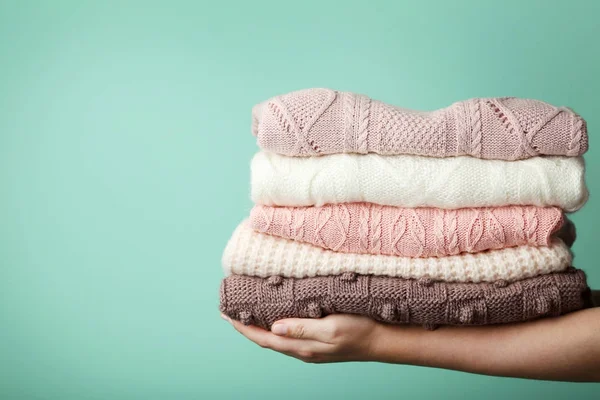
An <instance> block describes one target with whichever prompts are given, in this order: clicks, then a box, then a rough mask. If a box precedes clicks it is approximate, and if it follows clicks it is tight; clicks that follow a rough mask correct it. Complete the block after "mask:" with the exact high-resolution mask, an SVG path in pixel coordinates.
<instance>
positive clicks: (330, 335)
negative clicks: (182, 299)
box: [221, 314, 382, 363]
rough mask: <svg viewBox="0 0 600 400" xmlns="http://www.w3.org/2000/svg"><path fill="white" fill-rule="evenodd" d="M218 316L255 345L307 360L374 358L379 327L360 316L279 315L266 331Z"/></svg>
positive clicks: (359, 359)
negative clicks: (280, 318)
mask: <svg viewBox="0 0 600 400" xmlns="http://www.w3.org/2000/svg"><path fill="white" fill-rule="evenodd" d="M221 316H222V317H223V318H224V319H225V320H227V321H229V322H230V323H231V324H232V325H233V327H234V328H235V329H236V330H237V331H238V332H240V333H241V334H242V335H244V336H246V337H247V338H248V339H250V340H252V341H253V342H254V343H256V344H258V345H259V346H261V347H264V348H268V349H271V350H275V351H278V352H280V353H283V354H286V355H288V356H291V357H295V358H298V359H300V360H302V361H304V362H310V363H327V362H340V361H375V359H376V356H375V344H376V342H377V340H375V338H376V337H377V335H378V331H379V330H380V328H381V327H382V324H380V323H378V322H376V321H373V320H372V319H370V318H367V317H364V316H359V315H351V314H334V315H329V316H327V317H325V318H320V319H301V318H289V319H283V320H280V321H277V322H275V323H274V324H273V326H272V328H271V331H270V332H269V331H266V330H264V329H261V328H258V327H256V326H252V325H250V326H246V325H244V324H242V323H241V322H239V321H232V320H231V319H230V318H229V317H227V316H225V315H223V314H221Z"/></svg>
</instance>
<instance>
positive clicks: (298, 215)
mask: <svg viewBox="0 0 600 400" xmlns="http://www.w3.org/2000/svg"><path fill="white" fill-rule="evenodd" d="M250 224H251V227H252V228H253V229H254V230H256V231H259V232H264V233H267V234H271V235H275V236H280V237H284V238H286V239H293V240H298V241H302V242H306V243H310V244H313V245H317V246H320V247H323V248H326V249H330V250H333V251H338V252H345V253H358V254H384V255H391V256H403V257H436V256H438V257H443V256H448V255H454V254H458V253H464V252H468V253H476V252H480V251H484V250H488V249H500V248H506V247H513V246H521V245H533V246H548V245H549V243H550V238H551V235H552V234H553V233H555V232H556V231H557V230H558V229H559V228H560V227H561V226H562V224H563V214H562V212H561V210H560V209H559V208H556V207H533V206H511V207H497V208H470V209H467V208H462V209H458V210H444V209H437V208H398V207H391V206H380V205H376V204H371V203H345V204H333V205H325V206H322V207H269V206H261V205H257V206H255V207H254V208H253V209H252V211H251V213H250Z"/></svg>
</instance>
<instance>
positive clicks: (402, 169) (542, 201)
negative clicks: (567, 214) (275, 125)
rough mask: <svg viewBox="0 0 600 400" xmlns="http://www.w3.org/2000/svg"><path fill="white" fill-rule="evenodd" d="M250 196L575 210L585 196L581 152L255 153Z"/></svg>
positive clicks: (271, 201) (261, 200) (300, 202)
mask: <svg viewBox="0 0 600 400" xmlns="http://www.w3.org/2000/svg"><path fill="white" fill-rule="evenodd" d="M251 169H252V174H251V175H252V177H251V181H252V200H253V201H254V202H255V203H257V204H263V205H278V206H311V205H316V206H321V205H324V204H327V203H352V202H361V201H364V202H369V203H376V204H381V205H390V206H398V207H435V208H445V209H456V208H464V207H494V206H506V205H535V206H542V207H545V206H557V207H560V208H562V209H564V210H565V211H575V210H577V209H579V208H581V207H582V206H583V204H584V203H585V201H586V200H587V195H588V193H587V189H586V186H585V181H584V169H585V168H584V162H583V158H581V157H560V156H548V157H535V158H530V159H526V160H519V161H500V160H481V159H477V158H473V157H468V156H463V157H450V158H432V157H424V156H411V155H399V156H381V155H378V154H364V155H363V154H332V155H327V156H321V157H303V158H300V157H286V156H282V155H279V154H275V153H267V152H259V153H257V154H256V155H255V156H254V159H253V160H252V168H251Z"/></svg>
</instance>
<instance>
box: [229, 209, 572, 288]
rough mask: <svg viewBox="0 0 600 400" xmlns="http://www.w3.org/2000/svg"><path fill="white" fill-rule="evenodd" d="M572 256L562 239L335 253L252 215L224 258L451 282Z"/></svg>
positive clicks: (258, 266)
mask: <svg viewBox="0 0 600 400" xmlns="http://www.w3.org/2000/svg"><path fill="white" fill-rule="evenodd" d="M300 226H301V224H300ZM571 261H572V257H571V253H570V251H569V248H568V247H567V246H566V245H565V244H564V243H563V242H562V241H561V240H560V239H558V238H554V239H553V240H552V242H551V243H550V246H548V247H535V246H529V245H525V246H519V247H511V248H506V249H500V250H489V251H485V252H481V253H475V254H470V253H465V254H460V255H454V256H447V257H429V258H412V257H398V256H385V255H373V254H351V253H340V252H335V251H332V250H327V249H323V248H321V247H317V246H313V245H311V244H308V243H302V242H298V241H295V240H289V239H284V238H280V237H277V236H271V235H267V234H264V233H260V232H256V231H254V230H253V229H252V228H251V227H250V224H249V221H247V220H246V221H243V222H242V223H241V224H240V225H239V226H238V227H237V228H236V230H235V231H234V233H233V236H232V237H231V239H230V240H229V243H228V244H227V246H226V247H225V251H224V252H223V258H222V264H223V269H224V272H225V274H226V275H231V274H237V275H249V276H259V277H268V276H271V275H281V276H284V277H290V278H306V277H313V276H325V275H340V274H343V273H344V272H356V273H359V274H365V275H386V276H391V277H399V278H406V279H410V278H415V279H418V278H422V277H427V278H431V279H434V280H443V281H447V282H494V281H496V280H499V279H502V280H506V281H515V280H519V279H523V278H527V277H531V276H536V275H540V274H547V273H550V272H554V271H561V270H564V269H566V268H567V267H568V266H569V265H571Z"/></svg>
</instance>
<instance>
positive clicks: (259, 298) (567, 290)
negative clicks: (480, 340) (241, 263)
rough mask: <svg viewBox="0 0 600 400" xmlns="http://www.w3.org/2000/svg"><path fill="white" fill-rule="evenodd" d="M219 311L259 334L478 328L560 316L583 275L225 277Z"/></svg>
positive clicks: (582, 296)
mask: <svg viewBox="0 0 600 400" xmlns="http://www.w3.org/2000/svg"><path fill="white" fill-rule="evenodd" d="M220 297H221V302H220V310H221V311H222V312H223V313H225V314H226V315H228V316H229V317H231V318H233V319H236V320H240V321H242V322H243V323H244V324H246V325H249V324H254V325H257V326H260V327H263V328H266V329H270V328H271V325H272V324H273V323H274V322H275V321H277V320H280V319H283V318H319V317H323V316H326V315H328V314H336V313H350V314H361V315H366V316H369V317H371V318H374V319H376V320H379V321H383V322H388V323H395V324H409V323H412V324H422V325H425V326H426V327H428V328H432V327H434V326H436V325H484V324H501V323H509V322H520V321H526V320H531V319H535V318H539V317H550V316H557V315H561V314H564V313H567V312H570V311H575V310H579V309H581V308H584V307H585V306H587V305H588V304H589V298H590V290H589V288H588V286H587V283H586V277H585V274H584V273H583V271H580V270H576V269H574V268H573V269H572V270H569V271H568V272H564V273H554V274H550V275H543V276H539V277H535V278H529V279H525V280H522V281H519V282H515V283H512V284H508V283H506V282H496V283H492V284H490V283H478V284H475V283H470V284H465V283H443V282H440V283H434V282H432V281H429V280H405V279H399V278H388V277H377V276H368V275H367V276H363V275H356V274H352V273H346V274H344V275H341V276H336V277H334V276H327V277H318V278H304V279H293V278H292V279H286V278H282V277H280V276H272V277H269V278H267V279H264V278H256V277H248V276H239V275H233V276H230V277H228V278H225V279H224V280H223V282H222V283H221V290H220Z"/></svg>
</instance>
